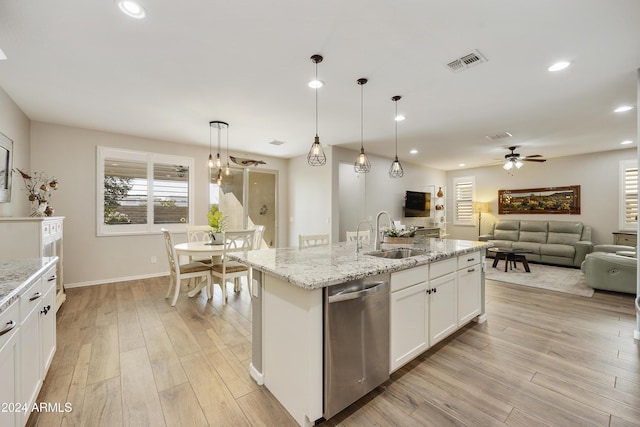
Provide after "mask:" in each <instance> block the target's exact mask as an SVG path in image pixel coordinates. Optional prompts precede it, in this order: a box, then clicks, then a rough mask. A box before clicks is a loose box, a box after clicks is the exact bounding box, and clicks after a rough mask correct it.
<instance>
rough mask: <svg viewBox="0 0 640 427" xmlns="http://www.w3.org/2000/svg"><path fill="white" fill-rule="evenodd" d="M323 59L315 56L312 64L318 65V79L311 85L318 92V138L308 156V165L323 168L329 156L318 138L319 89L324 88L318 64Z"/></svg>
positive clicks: (317, 137) (312, 58)
mask: <svg viewBox="0 0 640 427" xmlns="http://www.w3.org/2000/svg"><path fill="white" fill-rule="evenodd" d="M322 59H323V58H322V56H320V55H313V56H312V57H311V62H313V63H314V64H316V78H315V80H313V81H312V82H311V83H309V86H311V87H312V88H314V90H315V91H316V138H315V140H314V141H313V144H312V145H311V149H310V150H309V154H308V155H307V163H309V164H310V165H311V166H323V165H324V164H325V163H327V156H325V154H324V150H323V149H322V145H320V137H319V136H318V88H319V87H321V86H322V84H321V82H320V80H318V63H320V62H322Z"/></svg>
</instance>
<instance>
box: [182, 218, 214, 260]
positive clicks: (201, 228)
mask: <svg viewBox="0 0 640 427" xmlns="http://www.w3.org/2000/svg"><path fill="white" fill-rule="evenodd" d="M210 231H211V227H209V226H208V225H188V226H187V240H188V241H189V242H201V243H209V242H210V241H211V236H210V235H209V232H210ZM214 258H215V257H214ZM189 261H190V262H203V263H205V264H209V265H212V264H214V263H216V262H220V259H219V257H218V259H213V260H212V259H211V258H200V259H193V258H189Z"/></svg>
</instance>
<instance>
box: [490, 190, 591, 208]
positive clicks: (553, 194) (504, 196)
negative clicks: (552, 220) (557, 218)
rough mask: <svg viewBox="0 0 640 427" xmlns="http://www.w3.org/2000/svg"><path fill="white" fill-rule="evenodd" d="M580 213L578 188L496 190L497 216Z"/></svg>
mask: <svg viewBox="0 0 640 427" xmlns="http://www.w3.org/2000/svg"><path fill="white" fill-rule="evenodd" d="M579 213H580V186H579V185H569V186H566V187H547V188H526V189H522V190H498V214H500V215H505V214H570V215H577V214H579Z"/></svg>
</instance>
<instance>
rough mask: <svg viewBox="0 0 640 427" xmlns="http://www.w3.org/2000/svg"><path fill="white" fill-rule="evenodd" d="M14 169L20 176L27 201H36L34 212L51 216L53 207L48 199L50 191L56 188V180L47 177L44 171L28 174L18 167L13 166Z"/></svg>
mask: <svg viewBox="0 0 640 427" xmlns="http://www.w3.org/2000/svg"><path fill="white" fill-rule="evenodd" d="M14 171H15V172H16V173H18V174H20V176H21V177H22V180H23V181H24V186H25V189H26V190H27V193H28V198H29V201H30V202H37V203H38V208H36V211H35V212H34V214H44V215H46V216H51V215H52V214H53V208H52V207H51V206H49V200H50V199H51V196H52V191H54V190H57V189H58V180H57V179H56V178H49V177H48V176H47V175H46V174H45V173H44V172H34V173H32V174H28V173H26V172H23V171H21V170H20V169H18V168H15V169H14Z"/></svg>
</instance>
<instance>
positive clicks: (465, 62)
mask: <svg viewBox="0 0 640 427" xmlns="http://www.w3.org/2000/svg"><path fill="white" fill-rule="evenodd" d="M484 62H487V59H486V58H485V57H484V56H482V54H481V53H480V52H479V51H478V50H477V49H476V50H474V51H473V52H471V53H468V54H466V55H464V56H461V57H460V58H456V59H454V60H451V61H449V62H448V63H447V68H448V69H449V70H451V72H453V73H457V72H459V71H464V70H466V69H467V68H470V67H473V66H474V65H479V64H482V63H484Z"/></svg>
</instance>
